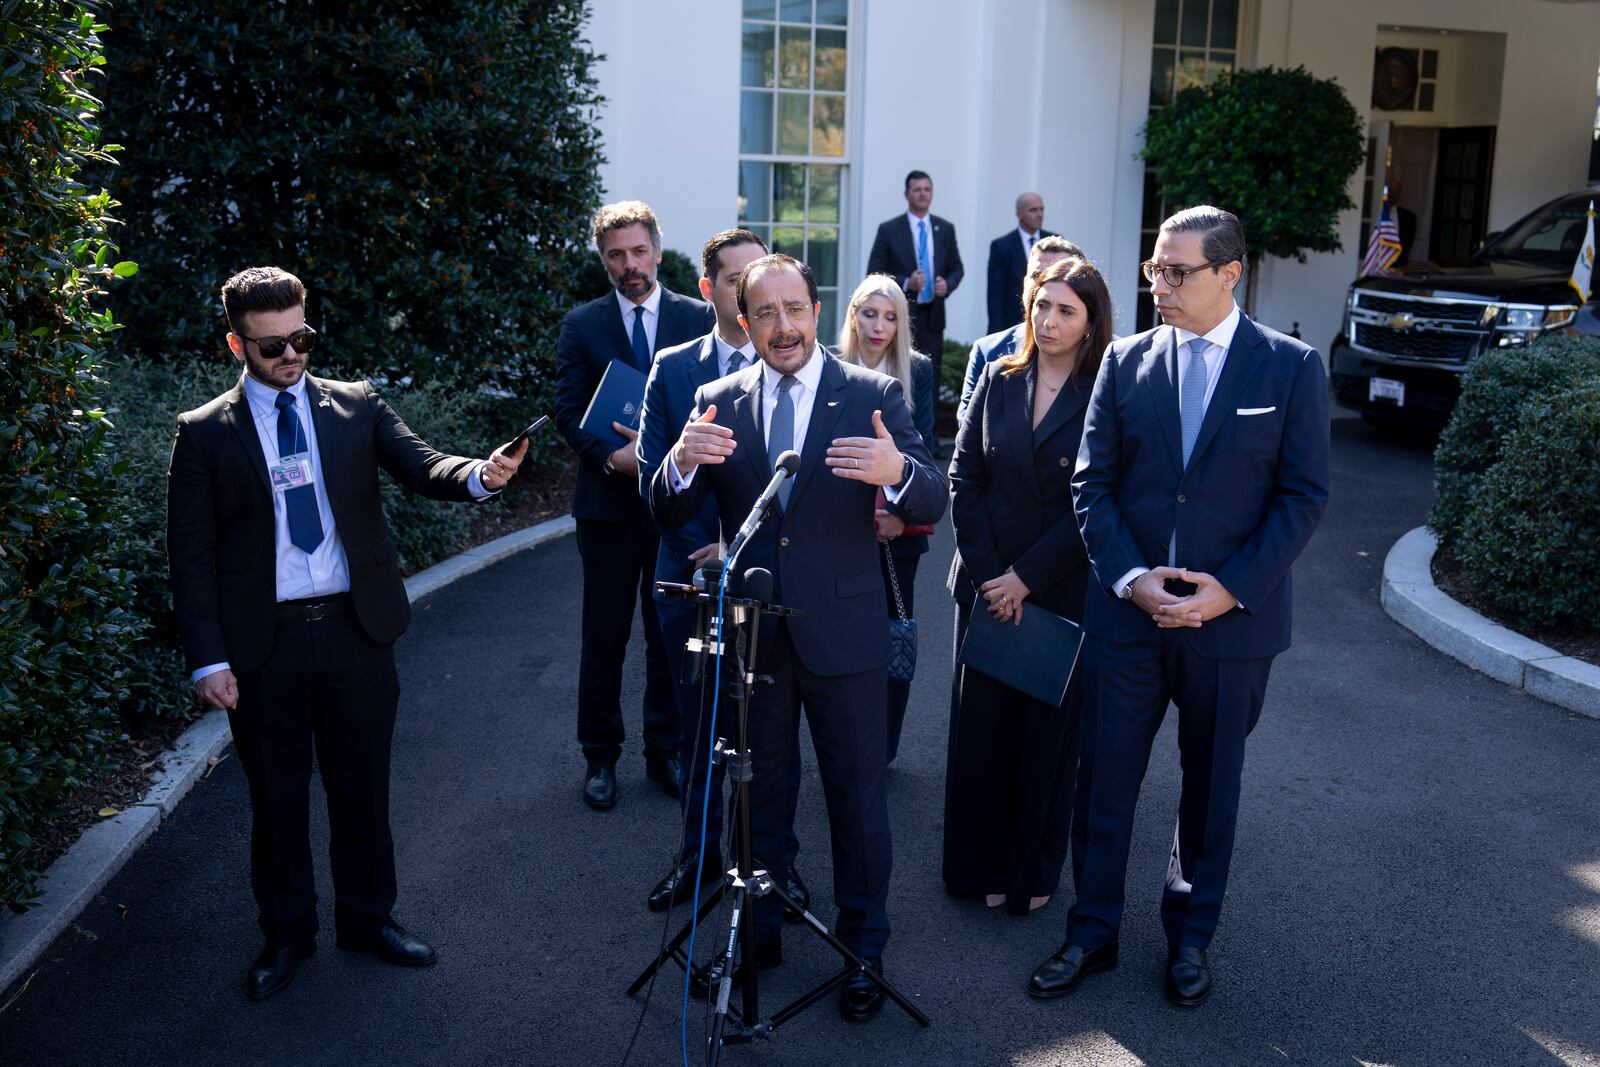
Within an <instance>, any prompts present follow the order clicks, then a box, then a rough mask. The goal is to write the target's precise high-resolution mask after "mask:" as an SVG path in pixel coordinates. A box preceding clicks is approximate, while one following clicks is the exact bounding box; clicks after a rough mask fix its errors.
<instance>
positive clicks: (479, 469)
mask: <svg viewBox="0 0 1600 1067" xmlns="http://www.w3.org/2000/svg"><path fill="white" fill-rule="evenodd" d="M488 465H489V464H488V463H487V462H484V463H479V464H478V465H477V466H476V467H474V468H472V473H471V474H469V475H467V492H469V493H471V494H472V499H474V500H488V499H489V498H490V497H492V496H494V495H496V494H497V493H499V492H500V490H499V489H485V488H484V487H483V478H481V477H480V475H482V474H483V468H485V467H487V466H488Z"/></svg>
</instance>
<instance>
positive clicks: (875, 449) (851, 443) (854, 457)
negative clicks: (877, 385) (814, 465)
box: [827, 411, 906, 485]
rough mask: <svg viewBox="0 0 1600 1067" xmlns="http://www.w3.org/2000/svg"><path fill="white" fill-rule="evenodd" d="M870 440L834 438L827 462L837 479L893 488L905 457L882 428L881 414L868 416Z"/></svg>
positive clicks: (902, 468)
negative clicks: (870, 422)
mask: <svg viewBox="0 0 1600 1067" xmlns="http://www.w3.org/2000/svg"><path fill="white" fill-rule="evenodd" d="M872 432H873V434H874V435H875V436H872V437H835V438H834V439H833V446H832V447H831V448H829V449H828V453H827V463H828V466H830V467H832V468H833V473H834V474H836V475H837V476H839V477H840V478H850V479H853V480H855V481H858V482H866V483H868V484H870V485H894V484H895V483H896V482H898V481H899V480H900V477H901V475H902V474H903V473H904V472H905V465H906V462H905V457H904V456H902V455H901V454H900V450H899V449H898V448H896V447H895V444H894V435H893V434H891V433H890V432H889V431H888V430H886V429H884V426H883V412H881V411H874V412H873V413H872Z"/></svg>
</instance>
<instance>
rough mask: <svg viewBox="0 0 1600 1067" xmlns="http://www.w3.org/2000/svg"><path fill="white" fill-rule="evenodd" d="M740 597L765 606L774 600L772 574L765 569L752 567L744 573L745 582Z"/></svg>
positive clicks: (740, 588)
mask: <svg viewBox="0 0 1600 1067" xmlns="http://www.w3.org/2000/svg"><path fill="white" fill-rule="evenodd" d="M739 595H740V596H742V597H744V598H745V599H747V600H754V601H757V602H758V603H761V604H765V603H766V602H767V601H769V600H771V599H772V572H771V571H769V570H767V568H765V567H751V568H750V569H749V570H747V571H745V572H744V582H743V583H742V584H741V585H740V587H739Z"/></svg>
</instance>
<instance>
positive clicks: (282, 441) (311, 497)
mask: <svg viewBox="0 0 1600 1067" xmlns="http://www.w3.org/2000/svg"><path fill="white" fill-rule="evenodd" d="M276 403H277V405H278V458H279V459H282V458H283V457H285V456H292V455H295V454H297V453H300V452H307V453H309V452H310V451H311V448H310V442H309V441H307V439H306V437H305V435H304V434H302V433H301V432H300V416H298V415H296V414H295V410H294V394H293V393H290V392H288V391H284V392H281V393H279V394H278V399H277V401H276ZM308 458H309V457H308ZM283 506H284V507H285V508H286V509H287V510H288V514H289V540H290V541H291V542H293V543H294V546H295V547H296V548H298V549H299V550H300V551H302V552H304V553H306V554H307V555H310V554H311V553H312V552H315V551H316V549H317V546H318V545H320V544H322V517H321V516H320V515H318V514H317V490H316V488H315V487H314V486H309V485H300V486H296V487H295V488H293V489H289V490H286V491H285V492H284V494H283Z"/></svg>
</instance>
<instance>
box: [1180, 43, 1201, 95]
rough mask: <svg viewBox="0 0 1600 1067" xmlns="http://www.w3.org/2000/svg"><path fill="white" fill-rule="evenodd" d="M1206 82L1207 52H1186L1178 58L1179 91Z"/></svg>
mask: <svg viewBox="0 0 1600 1067" xmlns="http://www.w3.org/2000/svg"><path fill="white" fill-rule="evenodd" d="M1205 83H1206V54H1205V53H1204V52H1185V53H1183V58H1181V59H1180V60H1178V92H1180V93H1181V92H1183V91H1184V90H1185V89H1191V88H1193V87H1195V86H1197V85H1204V84H1205Z"/></svg>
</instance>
